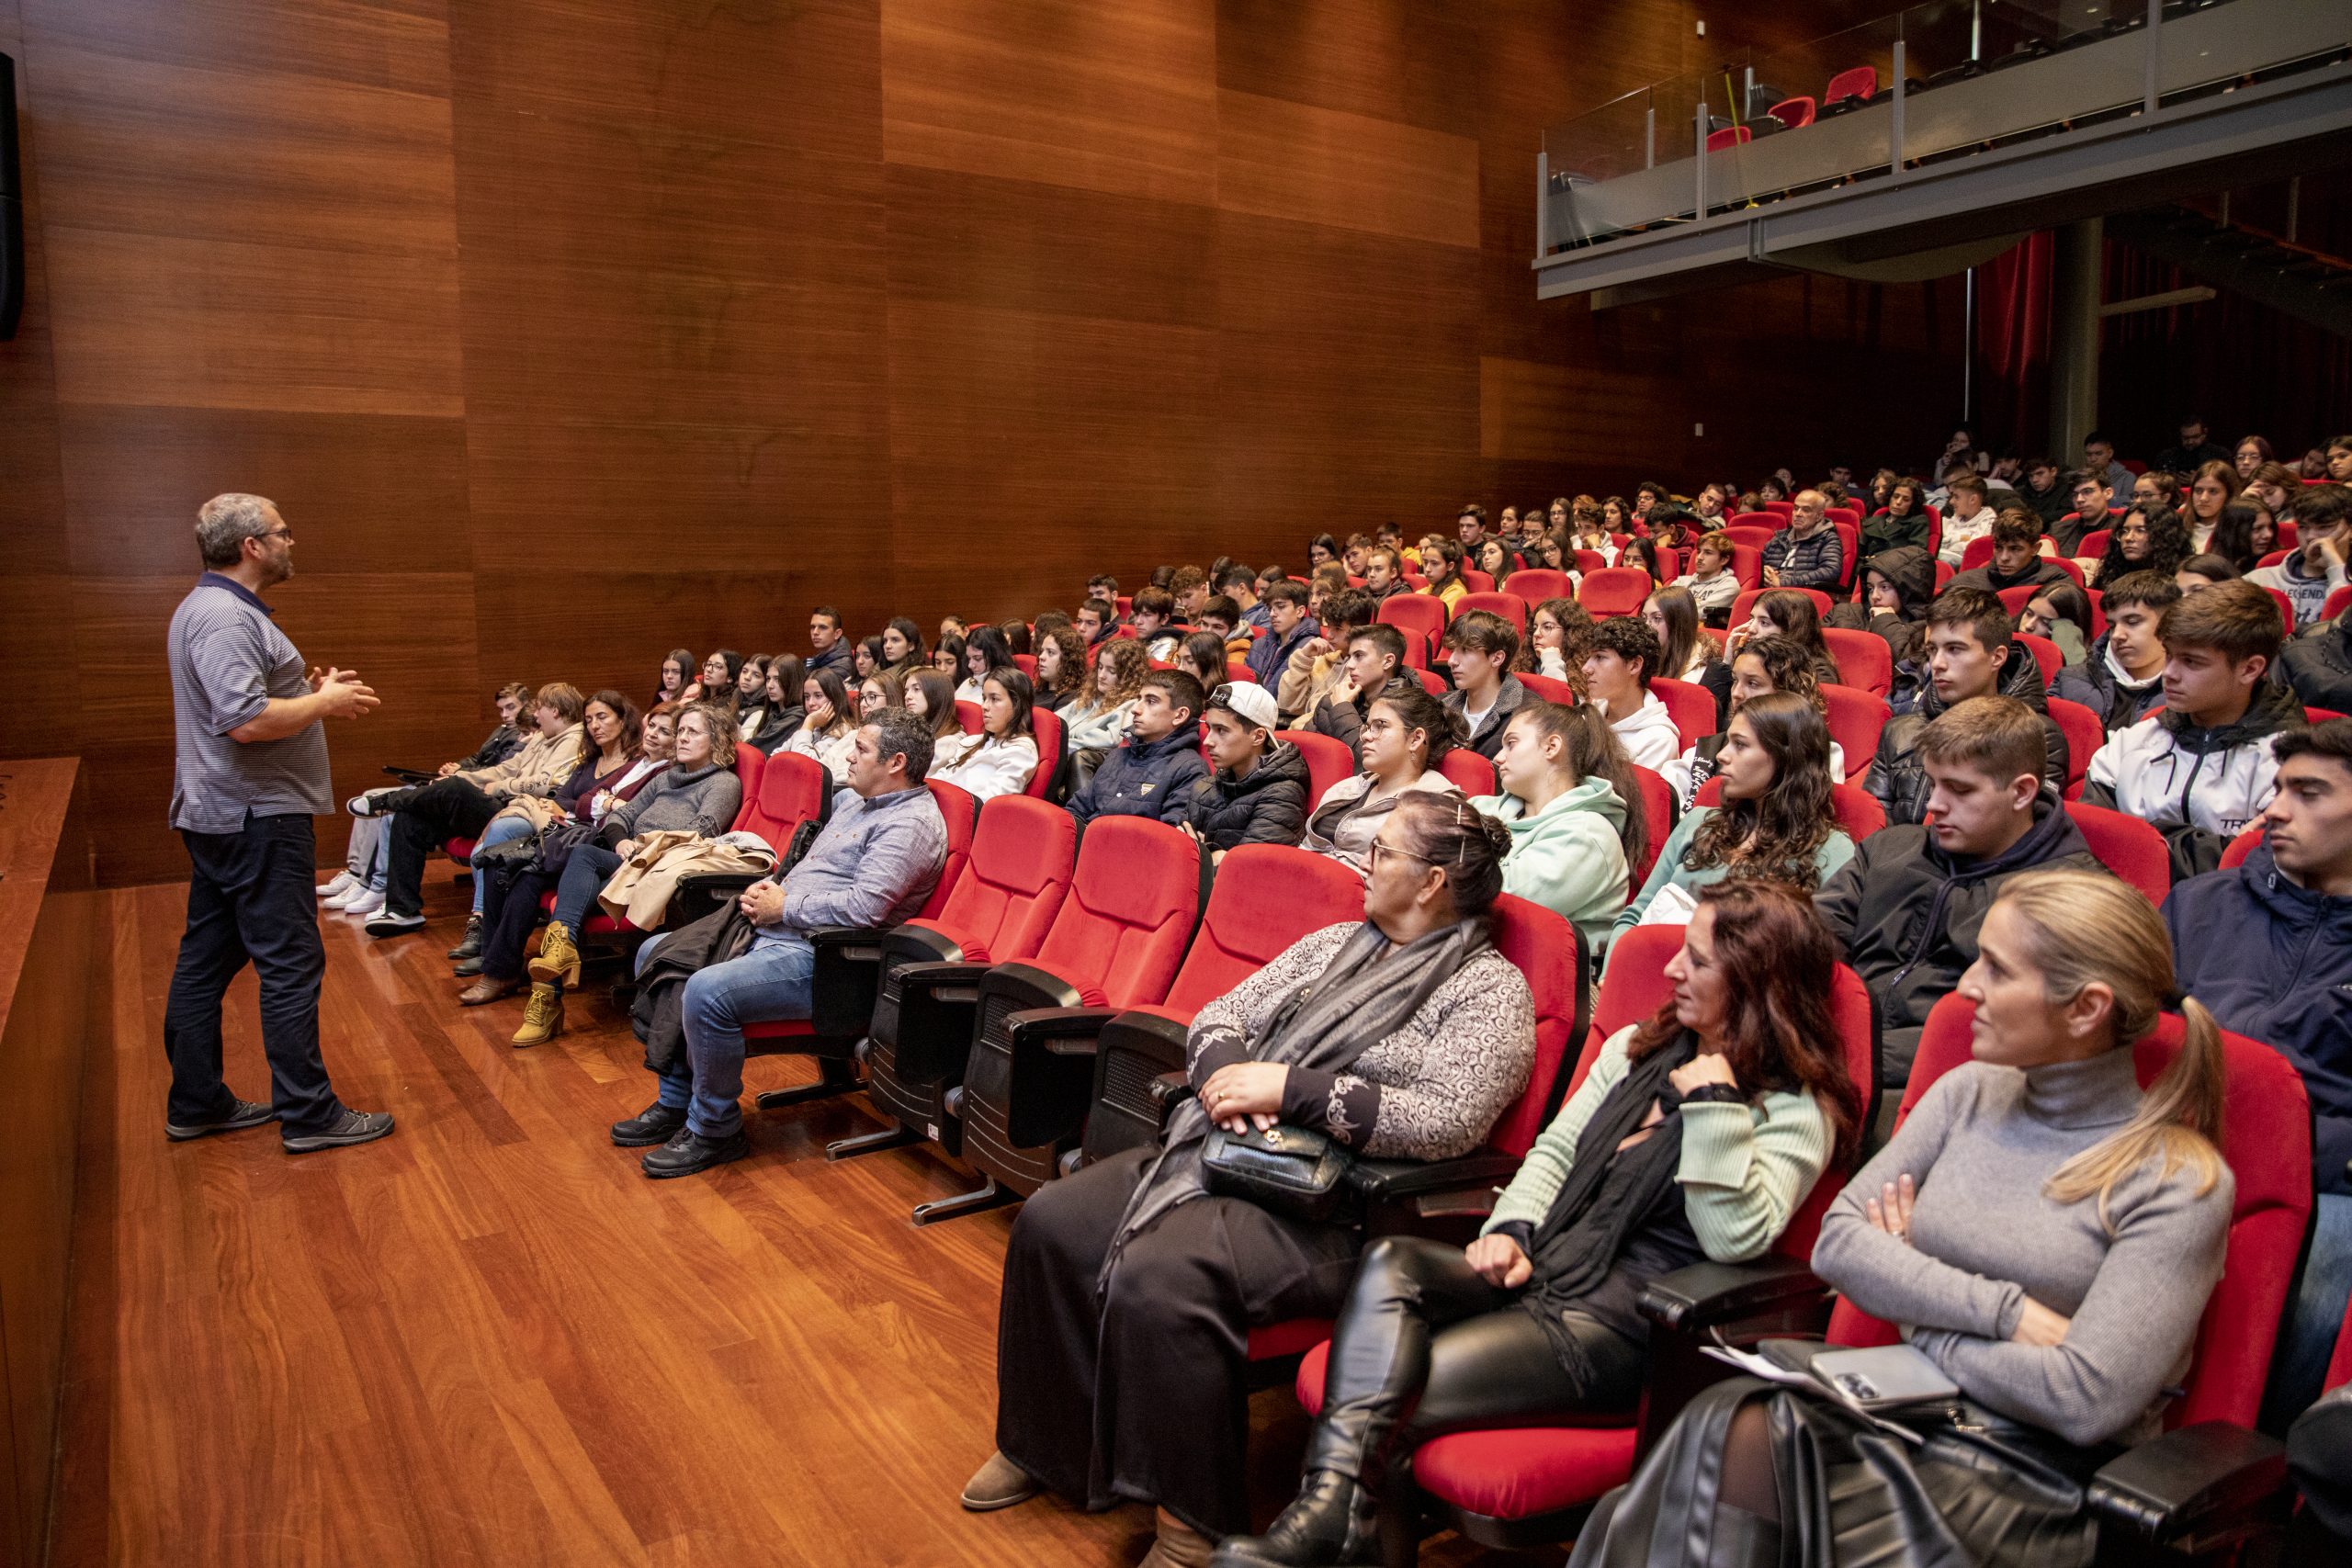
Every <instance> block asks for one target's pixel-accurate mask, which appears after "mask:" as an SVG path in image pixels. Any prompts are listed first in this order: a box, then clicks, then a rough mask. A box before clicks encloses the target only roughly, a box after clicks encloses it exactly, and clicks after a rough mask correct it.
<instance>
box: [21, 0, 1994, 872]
mask: <svg viewBox="0 0 2352 1568" xmlns="http://www.w3.org/2000/svg"><path fill="white" fill-rule="evenodd" d="M1840 4H1842V0H1839V3H1835V4H1833V3H1831V0H1822V4H1821V5H1820V6H1819V7H1818V9H1819V11H1820V14H1821V15H1822V17H1824V18H1826V19H1825V20H1824V22H1823V25H1822V26H1819V27H1811V26H1805V25H1801V24H1800V23H1799V22H1797V21H1795V20H1788V19H1785V18H1784V19H1783V22H1784V25H1785V26H1786V27H1787V28H1793V29H1794V30H1793V31H1792V32H1790V34H1789V36H1790V37H1791V38H1802V37H1807V36H1812V35H1814V34H1816V33H1820V32H1826V31H1827V30H1829V29H1830V28H1831V27H1833V26H1835V25H1837V22H1838V19H1840V18H1842V17H1844V15H1845V10H1849V9H1850V6H1846V7H1845V8H1844V9H1841V8H1840ZM1714 9H1716V7H1713V6H1703V7H1702V6H1697V5H1694V4H1691V3H1690V0H1581V3H1578V4H1576V5H1573V6H1571V5H1567V4H1564V3H1542V0H1493V3H1491V4H1485V5H1480V6H1462V5H1458V4H1453V3H1449V0H1119V3H1115V4H1106V3H1103V0H729V3H728V4H726V5H723V6H713V5H710V4H708V3H707V0H503V3H501V4H499V5H495V6H479V5H476V6H459V5H449V4H447V3H446V0H205V3H203V4H190V5H183V6H153V5H151V4H143V3H141V0H0V47H6V49H7V50H8V51H9V52H10V53H13V54H15V55H17V57H18V59H19V61H20V62H21V63H20V67H19V75H18V85H19V91H20V96H21V98H22V102H23V105H24V109H23V130H24V145H25V150H26V151H25V157H26V170H25V173H26V176H27V184H28V213H29V214H30V216H31V220H32V224H31V226H32V230H33V232H32V234H31V236H30V244H29V246H28V262H29V263H30V267H31V273H32V278H33V287H32V290H31V298H30V301H29V304H28V310H27V315H26V323H25V328H24V330H23V332H22V333H20V335H19V337H18V339H17V342H15V343H13V344H6V345H0V461H5V462H6V465H7V468H6V478H7V483H6V485H5V486H0V528H5V529H6V535H7V537H8V539H9V541H10V543H11V545H12V546H14V547H13V548H11V549H9V550H7V551H6V552H0V656H5V657H6V660H7V666H8V668H9V669H10V670H11V671H21V672H23V677H24V678H21V679H20V680H19V681H17V682H16V683H15V685H16V693H17V696H16V700H15V701H14V702H12V703H11V704H9V705H5V706H0V754H11V755H24V754H30V753H34V752H50V753H54V752H59V751H68V750H78V751H80V752H82V753H83V754H84V755H85V756H86V757H87V758H89V759H90V761H91V786H92V789H93V791H94V793H95V797H96V803H97V805H98V808H99V810H100V813H101V817H102V819H103V820H104V821H105V822H107V825H108V826H107V832H106V833H105V834H104V835H102V838H101V865H100V874H101V875H102V877H103V878H104V879H105V880H107V881H108V882H110V883H117V884H119V883H126V882H136V881H144V880H156V879H171V878H176V877H178V876H180V875H182V874H184V867H185V862H184V860H183V859H182V857H181V853H180V851H179V849H178V847H177V845H176V844H175V842H174V840H173V839H172V837H171V835H170V834H169V833H168V831H167V830H166V829H165V826H164V804H165V801H166V798H167V796H168V787H169V786H168V780H169V747H170V743H171V742H170V728H169V713H168V706H167V703H168V689H167V686H166V683H165V682H164V678H163V671H162V667H161V655H162V648H163V633H164V617H165V616H166V615H168V612H169V608H170V604H171V603H172V602H173V600H174V599H175V597H176V594H177V591H178V589H179V588H180V587H181V586H183V585H184V584H185V582H186V581H187V578H188V577H189V576H191V575H192V574H193V572H194V570H196V562H195V552H194V550H193V547H192V545H191V541H190V539H189V537H188V529H189V526H190V525H191V523H192V521H193V516H194V513H195V509H196V507H197V505H198V503H199V502H201V501H202V500H203V499H204V498H205V497H206V496H208V495H209V494H211V493H214V492H215V491H220V490H224V489H232V488H234V489H245V490H253V491H259V492H261V493H263V494H266V495H271V496H273V497H275V498H276V499H277V500H278V501H279V502H281V503H282V504H283V505H284V507H285V510H286V513H287V516H288V520H289V522H290V523H291V524H292V525H293V526H294V528H295V530H296V534H297V537H298V540H299V541H300V543H299V548H298V552H297V562H298V565H299V567H300V576H299V577H297V578H296V579H295V580H294V581H291V582H289V583H288V584H287V585H286V586H285V587H284V588H283V589H282V590H280V591H279V592H278V593H277V601H278V603H279V604H280V606H281V610H282V618H283V620H284V622H285V624H286V626H287V627H288V631H289V632H290V633H292V635H293V636H294V637H295V638H296V640H297V641H298V642H299V643H300V645H301V646H302V648H303V649H304V650H305V652H306V653H308V654H309V655H310V656H311V657H312V658H313V659H314V660H317V661H319V662H321V663H327V662H333V663H339V664H343V665H346V666H352V667H356V668H357V669H359V670H360V671H363V672H364V673H366V674H368V676H370V677H371V678H372V679H373V680H374V681H375V682H376V683H377V685H378V686H379V689H381V690H382V691H383V693H384V694H385V696H386V698H387V705H386V706H385V708H384V709H383V711H382V712H381V713H380V714H379V715H378V716H375V717H372V718H370V719H368V721H366V722H365V723H364V724H361V725H356V726H338V727H337V728H335V729H334V732H333V735H332V737H331V741H332V750H333V753H334V759H335V772H336V784H337V788H338V790H339V791H341V792H344V793H349V792H352V791H356V790H357V789H359V788H362V787H365V786H366V785H368V784H371V783H373V782H376V781H377V780H378V779H379V777H380V775H379V773H378V772H377V769H378V767H379V764H381V763H383V762H385V761H402V762H407V763H421V762H429V761H434V760H435V759H437V758H440V757H444V756H447V755H449V754H452V753H454V752H456V751H457V750H461V749H464V748H466V747H469V746H470V745H471V744H473V742H474V741H475V740H477V739H479V738H480V731H481V729H482V728H484V727H485V726H486V724H487V723H488V720H489V709H488V694H489V692H490V690H491V689H492V688H493V687H494V686H496V685H497V684H499V683H500V682H504V681H508V680H526V681H535V682H536V681H545V680H553V679H565V680H571V681H573V682H577V683H579V684H581V685H582V686H588V687H593V686H595V685H599V684H617V685H621V686H623V687H625V688H626V689H628V690H629V691H632V692H638V691H642V690H645V689H647V688H649V687H650V684H651V678H652V672H653V671H654V667H655V665H656V662H657V661H658V660H659V659H660V657H661V655H662V652H664V651H665V650H667V649H670V648H672V647H673V646H676V645H678V644H681V643H684V644H686V645H688V646H690V647H694V648H696V649H707V648H709V647H713V646H718V645H720V644H725V645H727V646H731V647H735V648H739V649H760V650H762V651H773V650H775V649H797V648H799V647H801V646H803V642H804V638H805V632H804V631H803V627H804V626H805V625H806V619H807V616H806V611H807V608H808V606H809V604H813V603H816V602H818V601H819V600H827V601H831V602H832V603H834V604H838V605H839V606H840V607H841V608H842V610H843V611H845V612H846V613H847V615H849V617H850V619H851V621H852V623H853V626H854V629H859V630H868V629H872V628H873V627H874V626H876V625H877V624H878V620H879V618H880V617H881V616H882V615H885V614H886V613H888V612H891V611H896V610H903V611H906V612H908V613H910V614H913V615H916V616H917V617H918V618H919V619H920V620H922V622H924V623H925V624H926V625H931V624H935V622H936V620H937V618H938V616H939V615H941V614H942V613H944V612H947V611H950V610H954V611H957V612H960V613H965V614H976V615H990V616H997V617H1001V616H1003V615H1011V614H1012V613H1014V612H1015V611H1019V610H1029V609H1035V608H1037V607H1039V606H1041V605H1043V604H1052V603H1059V602H1065V601H1068V600H1069V599H1070V598H1071V597H1072V595H1073V593H1074V591H1075V586H1076V584H1078V583H1079V582H1080V581H1081V580H1082V579H1083V578H1084V576H1085V575H1086V574H1087V573H1088V572H1089V571H1091V570H1111V571H1114V572H1116V573H1118V574H1119V575H1120V576H1121V577H1122V578H1139V577H1140V576H1141V575H1143V574H1144V573H1145V572H1146V571H1148V569H1149V568H1150V567H1151V566H1152V565H1153V564H1154V563H1156V562H1159V561H1162V560H1195V561H1202V562H1205V561H1206V560H1207V559H1208V558H1211V557H1213V556H1215V555H1217V554H1220V553H1231V554H1234V555H1237V556H1239V557H1240V558H1244V559H1249V560H1251V561H1253V562H1262V561H1264V560H1266V559H1269V558H1272V559H1278V560H1281V561H1283V563H1284V564H1288V565H1291V566H1293V567H1294V568H1296V567H1299V566H1302V565H1303V564H1304V540H1305V537H1306V536H1307V535H1308V534H1310V533H1313V532H1317V531H1321V530H1325V529H1329V530H1331V531H1334V532H1344V531H1346V530H1347V529H1349V528H1351V527H1362V526H1368V525H1371V524H1372V523H1374V522H1376V521H1378V520H1379V519H1382V518H1385V517H1389V516H1395V517H1397V518H1398V519H1399V520H1401V521H1404V522H1406V523H1407V524H1408V526H1409V527H1418V526H1421V525H1428V524H1431V523H1437V524H1442V523H1443V522H1444V521H1445V520H1446V519H1447V518H1449V517H1450V516H1451V514H1452V512H1453V508H1454V507H1456V506H1457V505H1459V504H1460V503H1461V502H1463V501H1464V500H1466V499H1473V498H1475V499H1478V500H1481V501H1483V502H1486V503H1487V504H1488V505H1489V506H1490V507H1491V506H1497V505H1500V504H1502V503H1504V502H1521V503H1523V502H1526V501H1529V500H1533V499H1537V498H1538V497H1539V496H1544V497H1548V496H1549V495H1552V494H1555V493H1559V492H1561V491H1576V490H1592V491H1611V490H1623V489H1626V488H1629V487H1630V486H1631V485H1632V484H1633V483H1634V481H1635V480H1636V479H1640V478H1643V477H1646V476H1648V475H1649V474H1651V473H1653V472H1655V473H1657V474H1660V475H1662V476H1666V477H1669V478H1680V477H1684V476H1686V475H1689V474H1691V472H1692V471H1693V469H1694V468H1704V469H1705V470H1706V473H1707V474H1708V475H1710V476H1712V475H1713V474H1714V473H1717V472H1731V473H1748V474H1753V473H1757V472H1760V471H1762V470H1763V469H1765V468H1770V467H1774V466H1778V465H1779V464H1781V463H1783V462H1787V463H1791V464H1793V465H1795V466H1798V467H1804V466H1806V465H1808V464H1810V463H1815V462H1825V461H1827V460H1828V459H1829V458H1830V457H1833V456H1836V457H1849V458H1850V459H1851V460H1856V461H1860V460H1863V459H1864V458H1866V457H1867V458H1874V457H1880V456H1883V455H1886V454H1887V453H1889V452H1890V451H1892V452H1893V453H1894V454H1895V455H1902V454H1904V453H1907V452H1908V451H1909V450H1910V449H1911V447H1913V446H1919V447H1921V448H1922V450H1923V452H1924V450H1925V449H1926V444H1927V443H1928V442H1929V441H1931V440H1934V439H1937V438H1938V437H1937V435H1936V433H1935V429H1934V427H1935V425H1936V423H1937V422H1938V421H1939V420H1941V419H1943V418H1945V417H1947V414H1948V411H1947V410H1946V409H1945V407H1944V404H1945V403H1946V402H1948V401H1949V400H1950V399H1949V397H1948V396H1947V393H1946V390H1945V389H1946V388H1947V387H1948V386H1950V385H1951V384H1952V383H1955V382H1956V380H1957V377H1956V375H1955V374H1952V373H1951V370H1950V364H1951V358H1952V356H1953V355H1956V354H1957V351H1958V342H1957V338H1956V335H1954V334H1953V333H1952V332H1951V328H1950V327H1949V326H1947V327H1946V329H1945V334H1944V339H1943V340H1942V341H1940V342H1939V341H1938V340H1937V338H1936V335H1935V332H1934V328H1935V326H1936V319H1937V312H1936V310H1935V308H1934V299H1933V295H1932V286H1927V287H1914V288H1884V289H1877V288H1869V289H1865V288H1860V286H1849V285H1845V284H1839V283H1826V282H1822V281H1818V280H1813V281H1808V280H1804V279H1790V280H1787V281H1786V282H1782V283H1776V284H1771V285H1768V286H1762V287H1758V288H1751V289H1749V290H1747V291H1745V292H1743V293H1742V294H1740V295H1738V296H1719V295H1708V296H1698V297H1694V298H1691V299H1684V300H1676V301H1668V302H1667V303H1664V304H1659V305H1652V306H1646V307H1641V308H1638V309H1628V310H1619V311H1615V312H1611V313H1609V314H1608V315H1605V316H1601V317H1596V316H1594V315H1592V314H1591V313H1590V312H1589V311H1588V310H1585V309H1584V308H1583V307H1582V306H1581V305H1574V306H1560V305H1552V306H1546V305H1539V304H1538V303H1537V301H1536V300H1535V299H1534V291H1533V288H1532V282H1531V280H1530V277H1529V273H1528V261H1529V258H1530V256H1531V255H1532V249H1533V243H1534V232H1533V230H1534V221H1533V184H1534V180H1533V161H1534V157H1535V153H1536V151H1537V149H1538V148H1539V147H1540V146H1541V145H1542V141H1543V135H1544V126H1545V125H1546V124H1547V123H1557V122H1559V121H1564V120H1566V119H1567V118H1571V117H1572V116H1573V115H1574V114H1575V113H1576V112H1577V110H1578V109H1579V108H1580V107H1585V106H1589V105H1591V104H1595V103H1599V102H1600V101H1602V100H1604V99H1606V98H1608V97H1610V96H1614V95H1615V94H1617V93H1620V92H1623V91H1624V90H1626V89H1627V88H1629V87H1632V86H1634V85H1639V84H1641V83H1643V82H1645V81H1647V80H1650V79H1653V78H1655V77H1657V76H1661V75H1665V74H1668V73H1671V72H1674V71H1677V70H1686V69H1694V68H1697V67H1698V66H1700V65H1702V64H1705V63H1707V62H1708V59H1709V57H1710V54H1711V51H1712V48H1713V46H1711V45H1709V44H1707V43H1705V42H1704V41H1703V40H1701V39H1698V38H1697V36H1696V29H1695V27H1694V22H1695V20H1696V19H1700V18H1702V17H1709V19H1711V20H1712V19H1713V18H1712V17H1710V13H1711V12H1712V11H1713V10H1714ZM1790 9H1793V10H1807V7H1804V6H1800V7H1792V8H1790ZM1778 10H1779V8H1776V17H1777V15H1778ZM1808 14H1810V13H1809V12H1808ZM1711 30H1713V31H1714V32H1716V33H1718V34H1719V35H1720V34H1721V33H1722V32H1723V28H1722V27H1720V26H1716V27H1713V28H1711ZM1941 304H1942V308H1943V310H1944V312H1945V313H1946V314H1950V313H1951V312H1952V311H1953V310H1956V308H1957V307H1956V297H1954V296H1951V294H1950V292H1949V290H1948V291H1947V294H1946V296H1945V297H1944V298H1943V299H1942V301H1941ZM1792 370H1793V371H1795V372H1798V373H1801V374H1803V375H1804V377H1805V378H1807V381H1808V384H1809V385H1810V386H1811V387H1812V388H1814V389H1815V395H1814V396H1813V397H1811V398H1809V399H1791V398H1787V397H1785V396H1778V395H1774V394H1775V392H1776V389H1779V388H1780V387H1781V385H1782V383H1783V379H1784V378H1786V377H1787V376H1788V375H1790V374H1791V373H1792ZM1890 386H1894V387H1898V388H1901V389H1904V390H1905V393H1906V394H1908V395H1906V396H1901V397H1890V396H1887V395H1886V393H1887V391H1888V389H1889V388H1890ZM1839 389H1850V390H1847V391H1842V392H1841V391H1840V390H1839ZM1694 422H1703V423H1705V424H1706V427H1707V430H1708V433H1709V434H1708V436H1707V438H1706V439H1704V440H1697V439H1694V438H1692V437H1691V434H1690V432H1691V427H1692V423H1694ZM325 826H326V831H325V833H324V834H323V835H322V840H323V841H324V842H325V843H326V844H327V845H328V846H329V847H330V848H332V847H333V846H334V844H335V843H336V842H338V841H339V835H338V833H337V831H336V829H335V827H334V824H332V823H330V824H327V825H325Z"/></svg>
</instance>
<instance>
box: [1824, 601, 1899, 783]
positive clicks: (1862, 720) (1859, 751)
mask: <svg viewBox="0 0 2352 1568" xmlns="http://www.w3.org/2000/svg"><path fill="white" fill-rule="evenodd" d="M1862 635H1863V636H1865V637H1870V638H1871V641H1872V642H1878V638H1877V637H1873V636H1871V634H1870V633H1868V632H1865V633H1863V634H1862ZM1879 646H1880V647H1882V648H1883V647H1885V646H1886V645H1885V644H1883V643H1880V644H1879ZM1821 700H1822V702H1823V703H1824V704H1826V705H1827V707H1828V710H1829V711H1828V713H1827V715H1826V717H1827V720H1828V723H1829V739H1832V740H1835V741H1836V742H1838V749H1839V750H1842V751H1843V752H1844V753H1845V755H1846V776H1845V777H1844V778H1843V779H1840V780H1838V781H1836V782H1838V783H1841V784H1855V783H1858V782H1859V781H1860V778H1861V776H1862V775H1863V774H1864V773H1868V772H1870V767H1871V758H1872V757H1874V756H1876V755H1877V754H1878V734H1879V731H1880V730H1882V729H1883V728H1886V721H1887V720H1888V718H1890V717H1892V716H1893V715H1892V714H1891V713H1890V712H1889V711H1888V709H1887V705H1886V699H1885V698H1883V697H1880V696H1875V695H1873V694H1871V693H1869V692H1858V691H1856V690H1854V688H1852V687H1851V686H1840V685H1836V684H1831V685H1826V686H1824V687H1822V688H1821Z"/></svg>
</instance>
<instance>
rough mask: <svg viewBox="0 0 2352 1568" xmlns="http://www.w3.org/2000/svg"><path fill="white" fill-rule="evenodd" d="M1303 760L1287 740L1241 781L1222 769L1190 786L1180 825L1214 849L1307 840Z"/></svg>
mask: <svg viewBox="0 0 2352 1568" xmlns="http://www.w3.org/2000/svg"><path fill="white" fill-rule="evenodd" d="M1306 791H1307V775H1306V757H1305V756H1303V755H1301V754H1300V752H1299V750H1298V748H1297V747H1295V746H1294V745H1292V744H1291V743H1290V742H1289V741H1287V740H1277V741H1276V742H1274V746H1273V749H1272V750H1270V751H1268V752H1267V753H1266V754H1265V756H1263V757H1261V759H1259V761H1258V765H1257V766H1256V767H1254V768H1252V769H1250V773H1249V775H1248V776H1247V777H1245V778H1238V779H1237V778H1235V777H1234V776H1233V775H1232V774H1230V773H1227V772H1226V771H1225V770H1224V769H1222V768H1220V769H1218V770H1217V771H1216V773H1211V774H1210V775H1209V776H1208V777H1207V778H1204V779H1203V780H1202V781H1201V782H1200V783H1199V784H1194V785H1193V794H1192V797H1191V799H1190V800H1188V801H1187V802H1186V804H1185V817H1184V822H1185V823H1186V825H1188V826H1189V827H1190V828H1191V829H1193V832H1195V833H1198V834H1199V835H1200V836H1201V838H1202V840H1204V841H1205V842H1206V843H1207V845H1208V847H1209V848H1210V849H1212V850H1230V849H1238V848H1239V847H1240V846H1241V845H1243V844H1295V843H1297V842H1298V841H1299V840H1301V839H1303V838H1305V837H1306Z"/></svg>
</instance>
